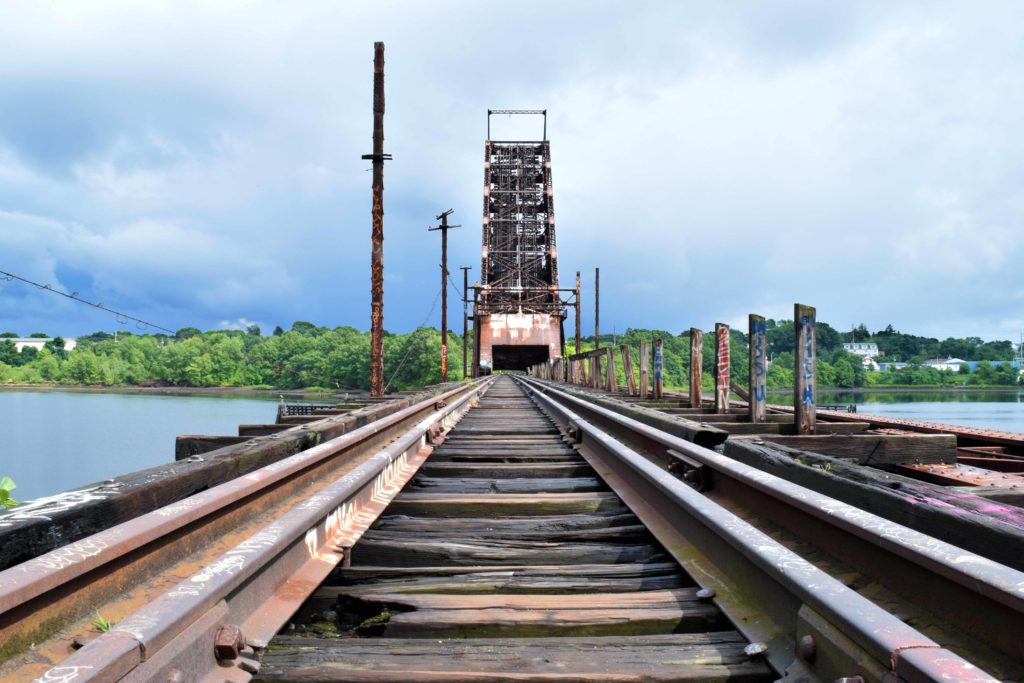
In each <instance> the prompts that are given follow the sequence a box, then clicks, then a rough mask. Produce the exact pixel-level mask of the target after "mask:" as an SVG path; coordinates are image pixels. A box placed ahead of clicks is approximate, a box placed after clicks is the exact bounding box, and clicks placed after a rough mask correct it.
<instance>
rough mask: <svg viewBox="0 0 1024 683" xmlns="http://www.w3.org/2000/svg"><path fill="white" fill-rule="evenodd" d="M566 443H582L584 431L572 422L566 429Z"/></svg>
mask: <svg viewBox="0 0 1024 683" xmlns="http://www.w3.org/2000/svg"><path fill="white" fill-rule="evenodd" d="M565 437H566V443H582V442H583V429H582V428H581V427H580V426H579V425H578V424H576V423H575V422H570V423H569V424H568V425H567V426H566V428H565Z"/></svg>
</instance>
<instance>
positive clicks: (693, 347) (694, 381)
mask: <svg viewBox="0 0 1024 683" xmlns="http://www.w3.org/2000/svg"><path fill="white" fill-rule="evenodd" d="M703 370H704V333H703V332H701V331H700V330H698V329H697V328H696V327H691V328H690V407H691V408H700V407H701V389H700V387H701V383H702V382H703V381H704V372H703Z"/></svg>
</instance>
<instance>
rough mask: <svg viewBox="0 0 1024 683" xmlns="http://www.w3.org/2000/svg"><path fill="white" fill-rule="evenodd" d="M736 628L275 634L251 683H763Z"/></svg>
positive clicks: (763, 674)
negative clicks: (451, 636) (518, 634)
mask: <svg viewBox="0 0 1024 683" xmlns="http://www.w3.org/2000/svg"><path fill="white" fill-rule="evenodd" d="M746 645H747V641H746V640H745V639H744V638H743V637H742V636H741V635H739V634H738V633H736V632H735V631H717V632H714V633H700V634H671V635H653V636H638V637H630V638H615V637H590V638H558V639H556V640H545V641H543V642H537V641H531V640H529V639H521V638H503V639H494V638H486V639H473V640H442V641H441V642H437V641H434V640H431V641H423V640H419V639H395V638H380V639H362V638H361V639H344V640H341V639H335V640H330V641H324V640H322V639H305V638H293V637H278V638H277V639H275V641H274V649H272V650H269V651H268V652H266V654H265V655H264V657H263V669H262V671H261V672H260V674H259V676H258V677H257V679H256V680H268V681H270V680H293V681H303V682H306V683H309V682H311V681H323V682H325V683H326V682H328V681H356V682H366V683H368V682H371V681H372V682H381V681H394V682H399V681H400V682H402V683H406V682H409V681H424V682H432V683H435V682H436V683H442V682H443V683H470V682H472V683H479V682H480V681H484V680H487V681H535V680H551V681H556V680H557V681H566V682H568V681H576V682H578V683H583V682H590V681H593V682H595V683H596V682H598V681H600V682H607V681H618V682H620V683H622V682H625V681H632V682H635V683H639V682H641V681H648V682H652V683H655V682H664V681H707V682H715V681H750V682H753V681H770V680H772V679H773V678H774V675H773V674H772V672H771V670H770V669H769V668H768V666H767V665H766V664H765V663H764V661H763V659H760V658H751V657H748V656H747V655H745V654H744V653H743V648H744V647H746Z"/></svg>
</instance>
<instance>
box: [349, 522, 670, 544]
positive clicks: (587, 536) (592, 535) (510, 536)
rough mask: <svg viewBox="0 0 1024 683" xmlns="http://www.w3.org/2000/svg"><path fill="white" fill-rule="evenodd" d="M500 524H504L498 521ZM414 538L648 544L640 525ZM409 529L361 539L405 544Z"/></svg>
mask: <svg viewBox="0 0 1024 683" xmlns="http://www.w3.org/2000/svg"><path fill="white" fill-rule="evenodd" d="M502 521H504V520H502ZM416 536H417V538H421V539H438V540H448V541H459V542H463V541H470V542H472V541H475V540H480V539H486V540H488V541H496V540H515V541H545V542H549V543H550V542H556V541H586V542H588V543H589V542H593V541H602V542H606V543H636V542H637V541H639V540H650V533H648V532H647V529H646V527H644V526H643V525H642V524H635V525H627V526H614V527H608V526H605V527H589V528H576V529H566V530H562V531H552V530H546V531H527V530H522V529H518V528H517V529H508V528H506V526H505V525H504V524H502V525H500V526H496V525H495V523H494V521H493V520H492V521H491V522H490V524H489V525H488V524H484V523H481V524H478V525H474V526H469V525H459V526H455V527H452V526H444V527H441V528H439V529H437V530H425V529H424V530H418V531H417V532H416ZM409 538H410V536H409V529H408V528H407V527H404V526H403V527H393V528H392V529H380V530H378V529H374V530H372V531H367V532H366V533H365V534H364V535H363V539H366V540H371V541H384V540H397V541H402V540H408V539H409Z"/></svg>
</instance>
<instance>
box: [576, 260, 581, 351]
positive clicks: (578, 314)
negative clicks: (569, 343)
mask: <svg viewBox="0 0 1024 683" xmlns="http://www.w3.org/2000/svg"><path fill="white" fill-rule="evenodd" d="M580 348H581V347H580V271H578V270H577V271H576V353H577V354H578V353H579V352H580Z"/></svg>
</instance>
